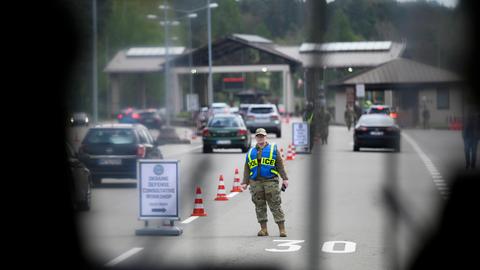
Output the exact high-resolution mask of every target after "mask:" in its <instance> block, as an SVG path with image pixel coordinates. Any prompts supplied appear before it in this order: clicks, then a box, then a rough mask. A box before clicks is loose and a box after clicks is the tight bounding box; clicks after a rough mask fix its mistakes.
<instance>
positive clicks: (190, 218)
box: [182, 216, 198, 224]
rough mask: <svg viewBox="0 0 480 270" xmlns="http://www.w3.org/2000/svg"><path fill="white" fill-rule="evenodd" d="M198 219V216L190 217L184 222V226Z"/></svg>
mask: <svg viewBox="0 0 480 270" xmlns="http://www.w3.org/2000/svg"><path fill="white" fill-rule="evenodd" d="M197 218H198V216H194V217H189V218H187V219H185V220H184V221H182V224H188V223H190V222H192V221H194V220H195V219H197Z"/></svg>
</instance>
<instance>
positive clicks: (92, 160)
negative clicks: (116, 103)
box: [79, 124, 163, 185]
mask: <svg viewBox="0 0 480 270" xmlns="http://www.w3.org/2000/svg"><path fill="white" fill-rule="evenodd" d="M79 158H80V160H81V161H82V162H83V163H84V164H85V165H86V166H87V168H88V169H89V170H90V172H91V174H92V181H93V183H94V184H95V185H99V184H101V180H102V178H107V177H108V178H136V177H137V160H138V159H163V155H162V152H161V150H160V148H159V146H158V144H157V142H156V141H154V139H153V138H152V136H151V134H150V132H149V131H148V129H147V128H146V127H145V126H143V125H141V124H103V125H98V126H96V127H94V128H90V129H89V130H88V132H87V134H86V135H85V138H84V139H83V141H82V144H81V146H80V148H79Z"/></svg>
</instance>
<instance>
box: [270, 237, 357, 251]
mask: <svg viewBox="0 0 480 270" xmlns="http://www.w3.org/2000/svg"><path fill="white" fill-rule="evenodd" d="M273 242H280V243H279V244H277V246H278V247H281V248H266V249H265V250H266V251H269V252H295V251H299V250H300V249H301V248H302V246H300V245H298V244H300V243H303V242H305V240H273ZM356 246H357V244H356V243H355V242H349V241H328V242H325V243H323V246H322V251H323V252H326V253H352V252H355V249H356Z"/></svg>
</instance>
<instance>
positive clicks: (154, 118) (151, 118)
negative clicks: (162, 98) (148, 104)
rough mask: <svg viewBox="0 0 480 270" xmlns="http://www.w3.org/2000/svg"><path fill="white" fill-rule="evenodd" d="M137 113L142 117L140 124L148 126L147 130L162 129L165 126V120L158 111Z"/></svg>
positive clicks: (150, 110)
mask: <svg viewBox="0 0 480 270" xmlns="http://www.w3.org/2000/svg"><path fill="white" fill-rule="evenodd" d="M137 113H138V114H139V115H140V118H139V119H138V122H139V123H141V124H142V125H144V126H146V127H147V128H151V129H161V128H162V126H163V125H164V121H163V118H162V117H161V116H160V113H159V112H158V110H155V109H147V110H139V111H138V112H137Z"/></svg>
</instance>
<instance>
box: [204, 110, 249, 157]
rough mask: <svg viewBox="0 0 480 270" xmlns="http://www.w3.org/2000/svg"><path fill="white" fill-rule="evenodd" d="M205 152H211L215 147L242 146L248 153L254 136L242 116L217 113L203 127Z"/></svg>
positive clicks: (243, 150)
mask: <svg viewBox="0 0 480 270" xmlns="http://www.w3.org/2000/svg"><path fill="white" fill-rule="evenodd" d="M202 139H203V152H204V153H211V152H212V149H213V148H240V149H242V152H244V153H246V152H247V151H248V149H249V148H250V144H251V142H252V136H251V133H250V131H249V130H248V129H247V127H246V126H245V123H244V122H243V119H242V117H241V116H239V115H237V114H216V115H214V116H213V117H211V118H210V120H209V121H208V124H207V126H206V127H205V128H204V129H203V133H202Z"/></svg>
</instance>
